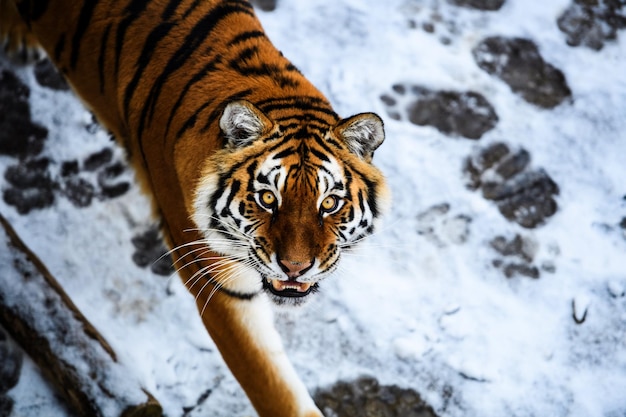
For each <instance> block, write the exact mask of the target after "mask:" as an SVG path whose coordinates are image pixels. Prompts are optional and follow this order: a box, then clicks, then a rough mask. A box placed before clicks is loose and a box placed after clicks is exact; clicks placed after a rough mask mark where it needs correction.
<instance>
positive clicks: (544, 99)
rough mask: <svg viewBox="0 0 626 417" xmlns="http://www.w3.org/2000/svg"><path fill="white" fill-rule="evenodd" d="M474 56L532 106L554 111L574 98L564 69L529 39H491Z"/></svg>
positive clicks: (488, 70) (489, 72)
mask: <svg viewBox="0 0 626 417" xmlns="http://www.w3.org/2000/svg"><path fill="white" fill-rule="evenodd" d="M472 54H473V56H474V60H475V61H476V63H477V64H478V66H479V67H480V68H481V69H483V70H484V71H486V72H487V73H488V74H491V75H493V76H495V77H498V78H499V79H501V80H502V81H504V82H505V83H506V84H507V85H508V86H509V87H510V88H511V90H512V91H513V92H515V93H517V94H519V95H520V96H521V97H522V98H523V99H524V100H526V101H528V102H529V103H532V104H535V105H537V106H539V107H543V108H553V107H556V106H558V105H559V104H561V103H562V102H563V101H564V100H565V99H567V98H568V97H571V95H572V92H571V90H570V88H569V86H568V85H567V82H566V80H565V76H564V75H563V73H562V72H561V70H559V69H557V68H555V67H554V66H552V65H551V64H549V63H547V62H545V61H544V59H543V57H542V56H541V55H540V53H539V50H538V48H537V45H535V43H534V42H532V41H531V40H529V39H523V38H505V37H501V36H493V37H489V38H486V39H483V40H482V41H481V42H480V43H479V44H478V45H476V46H475V47H474V49H473V50H472Z"/></svg>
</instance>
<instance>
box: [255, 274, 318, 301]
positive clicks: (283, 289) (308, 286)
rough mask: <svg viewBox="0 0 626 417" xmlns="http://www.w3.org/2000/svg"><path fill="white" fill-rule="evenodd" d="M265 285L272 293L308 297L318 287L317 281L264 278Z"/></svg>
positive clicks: (281, 295) (283, 295) (282, 295)
mask: <svg viewBox="0 0 626 417" xmlns="http://www.w3.org/2000/svg"><path fill="white" fill-rule="evenodd" d="M263 286H264V288H265V289H266V290H269V292H271V293H272V294H274V295H277V296H280V297H306V296H307V295H309V294H310V293H311V292H312V291H313V290H314V289H315V288H317V283H315V284H313V283H311V282H297V281H291V280H288V281H282V280H279V279H269V278H266V279H264V280H263Z"/></svg>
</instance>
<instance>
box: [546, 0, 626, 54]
mask: <svg viewBox="0 0 626 417" xmlns="http://www.w3.org/2000/svg"><path fill="white" fill-rule="evenodd" d="M624 5H626V3H624V1H620V0H575V1H574V2H573V3H572V4H571V5H570V6H569V7H568V8H567V9H566V10H565V11H564V12H563V14H561V15H560V16H559V17H558V19H557V25H558V27H559V29H560V30H561V31H562V32H563V33H565V36H566V42H567V44H568V45H570V46H580V45H583V46H585V47H587V48H591V49H593V50H596V51H598V50H600V49H602V48H603V47H604V44H605V42H606V41H608V40H615V39H616V38H617V31H618V30H621V29H624V28H625V27H626V14H625V12H624V10H623V9H624Z"/></svg>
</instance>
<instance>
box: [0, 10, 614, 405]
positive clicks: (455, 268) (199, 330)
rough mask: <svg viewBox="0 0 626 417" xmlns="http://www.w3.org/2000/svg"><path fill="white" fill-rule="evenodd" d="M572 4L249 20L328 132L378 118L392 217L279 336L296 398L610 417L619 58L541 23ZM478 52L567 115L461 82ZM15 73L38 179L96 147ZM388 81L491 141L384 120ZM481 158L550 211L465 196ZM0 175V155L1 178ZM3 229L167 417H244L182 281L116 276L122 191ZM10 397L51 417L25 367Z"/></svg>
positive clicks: (145, 224) (313, 13) (474, 68)
mask: <svg viewBox="0 0 626 417" xmlns="http://www.w3.org/2000/svg"><path fill="white" fill-rule="evenodd" d="M569 5H570V0H547V1H545V0H544V1H538V0H530V1H521V0H507V1H506V2H505V4H504V6H503V7H502V8H501V9H500V10H498V11H492V12H485V11H477V10H471V9H466V8H460V7H457V6H453V5H451V4H448V3H447V2H444V1H440V2H438V1H436V0H430V1H429V0H422V1H419V0H388V1H374V0H368V1H356V0H341V1H338V0H315V1H306V2H305V1H297V0H279V3H278V7H277V9H276V10H275V11H272V12H261V11H260V12H259V17H260V19H261V21H262V22H263V24H264V26H265V29H266V31H267V32H268V33H269V35H270V38H271V39H272V40H273V41H274V43H275V44H276V45H277V47H278V48H279V49H281V50H282V51H283V53H284V54H285V55H286V56H287V57H289V58H290V59H291V60H292V61H293V62H294V63H295V64H296V66H298V67H299V68H300V70H301V71H302V72H303V73H304V74H305V75H307V76H308V77H309V78H310V79H311V80H312V81H313V83H314V84H316V85H317V86H318V87H319V88H320V89H321V90H322V91H323V92H324V93H325V94H326V95H327V96H328V97H329V99H330V100H331V102H332V103H333V105H334V106H335V108H336V110H337V111H338V113H340V114H341V115H343V116H348V115H351V114H354V113H358V112H363V111H375V112H377V113H379V114H380V115H381V116H382V117H383V118H384V119H385V127H386V134H387V139H386V142H385V143H384V144H383V146H382V147H381V148H380V149H379V150H378V151H377V153H376V157H375V162H376V163H377V165H378V166H379V167H381V169H382V170H383V172H384V173H385V174H386V176H387V178H388V181H389V184H390V187H391V190H392V194H393V201H394V203H393V205H392V209H391V212H390V213H389V214H388V215H387V218H386V222H385V223H384V225H383V228H382V229H381V230H380V232H379V233H378V234H377V235H375V236H374V237H373V238H372V239H370V240H369V241H368V242H366V243H364V245H363V248H362V250H361V251H360V253H358V254H356V255H352V256H350V257H349V258H346V259H345V260H344V263H343V266H342V268H341V271H340V272H339V273H337V274H336V276H335V277H333V278H332V279H329V280H327V281H326V282H324V285H323V286H322V291H321V292H320V293H319V294H318V295H317V296H316V299H315V301H314V302H312V303H310V304H309V305H308V306H306V307H305V308H304V309H303V310H302V311H299V312H297V313H293V314H290V315H280V316H279V318H278V320H277V324H278V327H279V330H280V332H281V334H282V335H283V337H284V341H285V345H286V347H287V349H288V352H289V354H290V357H291V358H292V360H293V362H294V364H295V366H296V368H297V369H298V372H299V374H300V375H301V376H302V378H303V379H304V381H305V383H306V385H307V386H308V387H310V389H311V390H315V389H317V388H323V387H326V386H328V385H331V384H333V383H334V382H336V381H338V380H351V379H355V378H357V377H358V376H361V375H370V376H374V377H376V378H377V379H378V380H379V381H380V382H381V383H382V384H395V385H398V386H401V387H406V388H412V389H414V390H416V391H418V392H419V393H420V394H421V395H422V396H423V397H424V399H425V400H426V401H427V402H428V403H429V404H431V405H432V406H433V407H434V409H435V410H436V411H437V413H438V415H440V416H442V417H443V416H447V417H457V416H464V417H472V416H476V417H478V416H480V417H491V416H493V417H496V416H498V417H500V416H580V417H624V416H626V296H625V295H624V289H625V288H626V234H625V230H626V227H620V222H621V221H622V219H623V218H626V77H624V71H625V69H626V40H625V39H624V33H621V34H619V35H618V39H617V41H611V42H607V43H606V44H605V45H604V47H603V48H602V49H601V50H599V51H595V50H592V49H589V48H585V47H570V46H568V45H567V44H566V41H565V35H564V33H563V32H561V31H560V30H559V29H558V27H557V23H556V21H557V18H558V17H559V16H560V15H561V14H562V13H563V11H564V10H565V9H566V8H567V7H568V6H569ZM424 23H429V24H430V26H429V25H426V26H424ZM425 28H428V30H425ZM430 29H433V30H430ZM431 32H433V33H431ZM494 35H501V36H506V37H522V38H527V39H530V40H532V41H533V42H534V43H535V44H536V45H537V46H538V49H539V52H540V53H541V56H542V57H543V59H545V61H546V62H548V63H550V64H552V65H553V66H555V67H556V68H558V69H560V70H561V71H562V72H563V74H564V75H565V79H566V80H567V83H568V85H569V87H570V89H571V91H572V99H571V100H566V101H564V102H563V103H562V104H560V105H559V106H557V107H555V108H553V109H545V108H540V107H538V106H535V105H533V104H530V103H528V102H526V101H524V100H523V99H522V98H521V96H520V95H518V94H515V93H514V92H512V91H511V89H510V88H509V87H508V86H507V85H506V84H505V83H504V82H503V81H501V80H500V79H498V78H496V77H494V76H491V75H489V74H487V73H486V72H485V71H483V70H482V69H480V68H479V67H478V65H477V64H476V62H475V61H474V58H473V56H472V48H474V46H475V45H476V44H478V43H479V42H480V41H481V40H482V39H484V38H486V37H488V36H494ZM444 38H445V39H444ZM5 65H7V64H5ZM17 73H18V75H19V76H20V77H21V78H22V79H23V80H24V81H25V82H26V83H27V84H28V85H29V86H30V88H31V95H30V103H31V114H32V119H33V121H35V122H36V123H39V124H41V125H44V126H47V127H48V129H49V136H48V139H47V140H46V142H45V147H44V150H43V152H42V154H41V155H40V156H46V157H48V158H49V159H50V160H51V161H53V162H52V163H51V165H50V167H49V168H48V172H50V173H51V175H53V176H54V175H57V176H59V175H60V174H59V172H60V170H61V166H60V165H61V161H68V160H78V161H84V160H85V159H86V158H87V157H88V156H89V155H91V154H93V153H95V152H98V151H100V150H102V149H103V148H104V147H107V146H112V145H111V143H110V142H109V140H108V137H107V135H106V134H105V132H103V131H102V130H98V129H96V128H94V127H93V126H90V124H91V117H90V115H89V114H88V113H87V112H86V111H85V110H84V109H83V108H82V107H81V105H80V104H79V103H78V102H77V101H76V100H75V99H74V98H73V97H72V95H71V94H70V93H68V92H62V91H53V90H51V89H48V88H45V87H41V86H40V85H38V83H37V82H36V81H35V79H34V75H33V73H32V69H30V68H22V69H19V70H18V71H17ZM398 83H404V84H409V85H420V86H423V87H426V88H428V89H431V90H434V91H438V90H450V91H476V92H478V93H480V94H482V95H483V96H484V97H485V98H486V99H487V100H488V101H489V102H490V103H491V105H492V106H493V107H494V109H495V111H496V113H497V115H498V122H497V124H496V125H495V127H494V128H493V129H491V130H489V131H488V132H486V133H485V134H484V135H483V136H482V137H481V138H480V139H479V140H477V141H475V140H469V139H466V138H463V137H459V136H448V135H445V134H443V133H440V132H439V131H438V130H436V129H435V128H433V127H428V126H416V125H414V124H411V123H409V122H408V121H407V117H406V115H402V116H403V117H401V120H394V119H392V118H391V117H388V111H387V110H388V109H387V107H386V106H387V105H386V104H385V103H384V102H383V101H382V100H381V99H380V97H381V96H382V95H384V94H389V93H391V92H392V91H393V90H392V86H393V85H395V84H398ZM93 132H95V133H93ZM496 142H504V143H506V144H507V145H508V146H509V147H510V148H511V149H512V150H517V149H522V148H523V149H525V150H526V151H528V153H529V154H530V157H531V162H530V166H529V168H528V169H529V170H535V171H538V170H541V169H542V170H543V171H545V172H546V173H547V174H548V175H549V176H550V177H551V178H552V180H553V181H554V182H555V183H556V184H557V185H558V188H559V194H558V195H557V196H556V197H555V200H556V202H557V204H558V210H557V212H556V213H555V214H554V215H553V216H551V217H547V218H546V219H545V222H544V223H543V224H542V225H540V226H538V227H536V228H534V229H528V228H523V227H521V226H520V225H519V224H517V223H515V222H511V221H509V220H507V219H506V218H505V217H504V216H503V215H502V214H501V213H500V211H499V210H498V207H497V205H496V203H495V202H494V201H490V200H487V199H485V198H484V197H483V195H482V193H481V191H472V190H470V189H468V188H467V187H466V182H467V178H466V176H465V175H464V174H463V167H464V161H465V159H466V158H467V157H468V156H474V157H476V155H477V154H478V153H480V151H481V150H482V149H485V148H487V147H488V146H489V145H491V144H494V143H496ZM113 158H114V159H122V152H121V150H119V149H115V151H114V155H113ZM16 162H17V159H16V158H12V157H8V156H1V155H0V172H5V170H6V169H7V168H8V167H10V166H12V165H14V164H16ZM80 175H83V176H85V178H87V177H88V176H89V175H91V176H95V175H96V174H95V173H93V172H92V173H90V172H87V171H85V172H82V173H81V174H80ZM124 175H126V176H128V177H130V174H128V173H127V174H124ZM87 180H89V181H93V182H94V183H95V182H96V180H95V179H93V178H92V179H89V178H87ZM1 181H2V183H1V184H2V189H3V190H6V189H7V188H8V187H9V185H8V182H7V180H5V179H4V178H3V179H2V180H1ZM0 212H1V213H2V214H3V215H4V216H5V217H6V218H8V219H9V220H10V222H11V223H12V224H13V225H14V227H15V228H16V230H17V231H18V233H19V234H20V235H21V237H22V238H23V239H24V240H25V241H26V243H27V244H28V245H29V246H30V248H31V249H32V250H33V251H34V252H36V253H37V254H38V255H39V256H40V257H41V258H42V260H43V261H44V262H45V263H46V265H47V266H48V267H49V269H50V270H51V272H52V273H53V275H55V276H56V277H57V278H58V279H59V280H60V281H61V282H62V284H63V286H64V287H65V289H66V290H67V292H68V293H69V294H70V296H71V297H72V298H73V300H74V301H75V303H76V304H77V305H78V306H79V308H81V310H82V311H83V312H84V314H85V315H86V316H87V317H88V318H89V319H90V320H91V321H92V323H94V325H95V326H96V327H97V328H98V329H99V330H100V331H101V332H102V333H103V334H104V336H105V338H106V339H107V340H108V341H109V343H110V344H111V345H112V346H113V348H114V349H115V350H116V351H117V352H118V354H119V355H120V356H121V357H122V360H123V361H124V362H125V363H126V364H127V365H128V367H129V368H131V369H133V370H134V371H135V372H136V373H137V377H138V378H139V379H140V380H141V381H142V382H143V384H144V385H145V387H146V388H147V389H148V390H149V391H150V392H151V393H152V394H153V395H155V396H156V397H157V399H158V400H159V401H160V402H161V404H162V405H163V407H164V410H165V413H166V415H168V416H170V417H175V416H182V415H188V416H209V415H210V416H224V417H234V416H249V415H254V411H253V410H252V408H251V406H250V405H249V403H248V401H247V399H246V398H245V395H244V394H243V392H242V391H241V389H240V388H239V387H238V385H237V383H236V381H235V380H234V379H233V377H232V376H231V375H230V373H229V372H228V369H227V368H226V367H225V365H224V364H223V363H222V361H221V359H220V357H219V355H218V353H217V352H216V349H215V347H214V345H213V343H212V342H211V340H210V339H209V337H208V336H207V334H206V331H205V330H204V328H203V326H202V324H201V323H200V320H199V318H198V314H197V312H196V310H195V306H194V303H193V300H192V298H191V296H190V295H188V294H187V292H186V290H185V289H184V288H183V286H182V284H181V283H180V282H179V280H178V279H177V278H176V277H172V278H170V279H168V278H164V277H161V276H158V275H155V274H153V273H152V272H150V270H149V269H146V268H143V269H142V268H139V267H138V266H137V265H136V264H135V263H134V262H133V260H132V259H131V258H132V254H133V252H134V251H135V248H134V246H133V244H132V243H131V240H132V239H133V237H135V236H137V235H138V234H140V233H142V232H144V231H146V230H147V229H149V228H150V226H151V225H152V224H153V221H152V220H151V219H150V218H149V207H148V204H147V202H146V200H145V199H144V198H143V197H142V196H141V195H140V193H139V190H138V187H136V186H132V187H131V189H130V191H129V192H127V193H125V194H123V195H122V196H120V197H117V198H112V199H109V198H106V199H97V198H96V199H95V200H94V201H93V203H92V204H90V205H89V206H88V207H85V208H77V207H76V206H75V204H72V203H71V202H70V200H69V199H67V198H60V197H57V198H56V199H55V202H54V204H53V205H52V206H51V207H49V208H46V209H42V210H33V211H31V212H30V213H28V214H27V215H21V214H19V213H18V212H17V211H16V210H15V208H14V207H13V206H10V205H7V204H6V203H5V201H0ZM516 235H519V238H518V240H517V241H518V242H522V244H521V246H522V247H523V249H522V250H520V251H517V252H516V253H513V254H509V252H510V251H509V252H507V251H506V250H502V249H501V250H500V251H498V250H496V249H495V248H494V246H497V244H495V243H494V239H495V238H496V237H500V239H499V241H500V242H512V241H514V238H515V236H516ZM511 245H512V244H511ZM511 245H509V246H511ZM513 252H515V251H513ZM511 265H513V269H512V271H513V272H512V273H509V275H512V276H511V277H506V276H505V273H504V272H505V271H507V267H508V266H511ZM515 265H517V266H518V267H519V266H520V265H521V266H522V269H524V268H525V269H524V270H532V271H534V272H537V273H538V275H539V277H538V278H531V277H528V276H526V275H525V274H523V273H515V268H517V267H515ZM1 269H2V266H1V265H0V273H2V272H1ZM518 270H519V268H518ZM508 271H509V272H510V271H511V269H509V270H508ZM9 395H10V396H11V397H12V398H13V399H14V400H15V406H14V411H13V414H12V415H14V416H16V417H17V416H20V417H31V416H43V415H45V416H51V417H61V416H64V415H67V411H65V410H63V408H62V406H61V405H60V404H59V403H58V400H57V399H56V398H55V396H54V394H53V393H52V392H51V391H50V390H49V388H48V387H47V385H46V384H45V383H43V382H42V379H41V377H40V376H39V373H38V371H37V370H36V368H35V367H34V366H33V365H32V364H31V362H30V361H28V360H26V362H25V364H24V367H23V371H22V375H21V379H20V383H19V384H18V386H17V387H16V388H14V389H13V390H12V391H10V392H9ZM198 403H199V404H198ZM44 411H45V412H44Z"/></svg>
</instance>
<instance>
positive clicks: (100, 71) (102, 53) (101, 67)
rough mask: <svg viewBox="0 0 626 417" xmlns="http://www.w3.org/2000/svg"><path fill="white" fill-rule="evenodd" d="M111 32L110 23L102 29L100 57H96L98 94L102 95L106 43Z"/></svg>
mask: <svg viewBox="0 0 626 417" xmlns="http://www.w3.org/2000/svg"><path fill="white" fill-rule="evenodd" d="M110 31H111V23H109V24H108V25H107V27H106V29H104V33H103V34H102V39H101V40H100V55H99V56H98V77H99V79H100V94H103V93H104V83H105V78H104V67H105V65H106V51H107V47H106V46H107V43H108V42H109V33H110Z"/></svg>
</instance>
